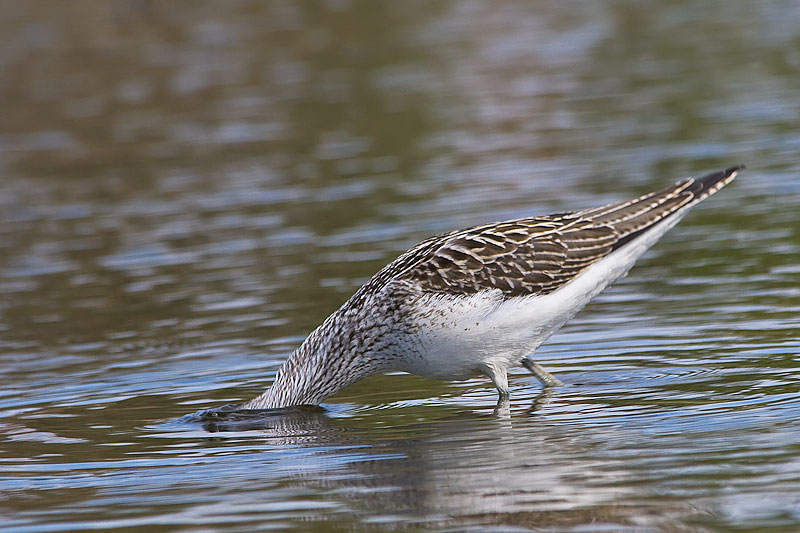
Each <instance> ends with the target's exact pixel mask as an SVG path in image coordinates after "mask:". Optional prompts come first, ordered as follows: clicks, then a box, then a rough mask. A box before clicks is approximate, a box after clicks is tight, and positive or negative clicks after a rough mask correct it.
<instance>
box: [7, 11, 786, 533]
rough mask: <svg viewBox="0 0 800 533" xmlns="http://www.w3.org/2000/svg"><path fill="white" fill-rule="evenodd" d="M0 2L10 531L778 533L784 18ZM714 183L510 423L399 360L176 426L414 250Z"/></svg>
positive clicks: (528, 387)
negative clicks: (512, 221)
mask: <svg viewBox="0 0 800 533" xmlns="http://www.w3.org/2000/svg"><path fill="white" fill-rule="evenodd" d="M0 10H2V16H0V70H1V71H2V73H3V74H2V76H0V294H2V296H0V439H1V440H0V442H2V445H0V527H2V528H4V529H8V530H16V531H33V532H38V531H56V530H79V529H87V528H96V529H105V530H113V529H119V530H121V529H132V528H147V530H148V531H166V530H170V531H172V530H193V531H197V530H210V529H213V530H227V531H253V530H270V529H272V530H278V531H344V530H347V531H350V530H364V531H404V530H410V531H416V530H439V531H527V530H558V531H564V530H568V531H599V530H607V531H755V530H762V531H767V530H769V531H787V532H789V531H796V530H797V529H798V528H800V444H798V443H799V442H800V422H798V421H799V420H800V370H798V366H799V365H798V351H800V340H799V339H798V337H800V335H798V333H799V332H800V267H798V258H800V225H799V224H798V218H797V205H798V201H800V180H798V178H797V175H798V172H800V165H799V164H798V158H797V154H798V153H799V151H800V133H799V132H798V129H797V124H798V123H800V122H798V120H799V119H800V108H799V106H798V98H797V90H796V88H797V87H800V46H798V43H800V30H799V29H798V28H799V27H798V26H797V24H796V21H797V17H798V15H800V13H798V9H797V6H796V5H795V4H794V3H792V2H779V1H775V2H746V1H733V2H726V3H722V2H712V3H708V2H689V3H677V4H675V3H672V2H649V3H647V4H646V5H644V4H642V5H639V4H636V3H623V2H572V1H566V2H559V3H558V4H554V3H551V2H550V3H544V2H522V1H519V2H512V1H504V2H493V3H491V4H489V3H482V2H469V1H464V2H444V1H442V2H433V3H430V2H408V3H398V2H349V1H330V2H320V3H315V4H313V5H312V4H309V5H301V4H298V3H294V2H265V3H261V2H230V3H226V5H225V8H224V9H223V8H222V7H221V6H220V5H218V4H215V3H202V2H199V3H194V4H193V5H192V8H191V9H190V8H188V7H187V6H180V5H178V4H176V3H172V2H170V3H166V2H163V3H162V2H137V1H132V0H131V1H118V2H106V3H103V4H97V3H93V2H85V3H84V2H70V3H63V4H61V3H57V4H52V3H48V4H40V3H24V4H20V3H12V2H5V3H3V4H0ZM738 163H746V164H748V165H749V169H748V171H747V172H746V173H744V174H742V175H741V177H740V178H739V179H737V181H736V182H734V183H733V184H732V185H731V186H729V187H727V188H726V189H725V190H723V191H721V192H720V193H719V194H718V195H717V196H715V197H714V198H712V199H710V200H708V201H706V202H704V203H703V204H702V205H701V206H699V207H698V208H696V209H695V211H694V212H693V213H692V214H690V215H689V216H688V217H687V218H686V219H685V220H684V221H683V222H682V223H681V224H680V225H679V226H678V227H677V228H675V229H674V230H673V231H672V232H671V233H670V234H669V235H668V236H667V237H666V238H665V239H664V240H663V241H662V242H660V243H659V244H658V245H657V246H656V247H655V248H654V249H653V250H652V251H651V252H650V253H649V254H648V255H647V256H646V257H645V258H644V259H643V260H642V261H640V264H639V265H638V266H637V267H636V268H635V269H634V270H633V271H632V272H631V274H630V276H629V277H627V278H625V279H624V280H622V281H621V282H619V283H617V284H616V285H614V286H613V287H612V288H610V289H609V290H607V291H606V292H605V293H604V294H603V295H602V296H601V297H600V298H598V299H597V300H596V301H595V302H594V303H592V304H591V305H590V306H589V307H588V308H587V309H585V310H584V311H583V312H582V313H581V314H580V315H578V316H577V317H576V318H575V319H574V320H573V321H572V322H571V323H570V324H569V325H568V326H566V327H565V328H564V329H563V330H562V331H561V332H560V333H559V334H558V335H556V336H555V337H553V339H551V341H550V342H548V343H547V344H546V345H544V346H543V347H542V348H541V349H540V350H539V351H538V352H537V354H538V360H539V361H540V362H541V363H543V364H544V366H545V367H546V368H547V369H548V370H550V371H552V372H553V373H554V374H555V375H557V376H558V377H559V378H561V379H562V380H563V381H564V382H565V383H566V386H564V387H562V388H559V389H557V390H555V391H553V392H552V393H550V394H546V395H540V393H539V386H538V384H537V382H536V380H535V379H534V378H532V377H531V376H529V375H527V374H526V373H525V372H524V371H523V370H522V369H519V370H517V371H515V372H514V373H513V375H512V376H511V380H510V381H511V394H512V401H511V408H510V416H502V414H499V415H498V414H495V412H494V407H495V392H494V390H493V388H492V387H491V385H490V383H488V380H486V379H481V378H475V379H473V380H469V381H466V382H458V383H444V382H436V381H430V380H425V379H422V378H417V377H413V376H406V375H391V376H378V377H375V378H371V379H369V380H366V381H364V382H361V383H359V384H357V385H355V386H353V387H351V388H349V389H347V390H345V391H343V392H342V393H340V394H339V395H337V396H335V397H334V398H332V399H330V401H329V402H328V403H326V404H325V406H324V407H325V409H324V410H321V411H320V410H310V411H306V410H301V411H299V412H294V413H289V414H286V415H283V416H275V415H274V414H270V413H267V414H265V415H264V416H263V419H262V420H260V421H258V423H249V424H248V423H244V424H243V423H233V422H235V421H233V422H225V421H223V422H213V421H212V422H208V421H207V422H205V423H204V422H202V421H200V420H198V419H197V418H196V417H195V418H192V417H185V415H187V414H190V413H194V412H197V411H199V410H202V409H208V408H212V407H217V406H220V405H223V404H226V403H229V402H235V401H241V400H245V399H249V398H251V397H253V396H255V395H257V394H259V393H260V392H261V391H262V390H263V389H264V388H265V387H267V386H268V385H269V383H270V382H271V380H272V378H273V376H274V373H275V371H276V370H277V368H278V367H279V366H280V364H281V362H282V361H283V360H284V359H285V358H286V357H287V355H288V353H290V352H291V350H292V349H293V348H294V347H296V346H297V345H298V343H299V342H301V341H302V339H303V338H304V336H305V335H306V334H307V333H308V332H309V331H310V330H311V329H312V328H314V327H315V326H316V325H317V324H319V323H320V322H321V321H322V320H323V319H324V318H325V317H326V316H327V315H328V314H329V313H330V312H331V311H333V310H334V309H335V308H336V307H337V306H338V305H340V304H341V303H342V302H343V301H344V300H345V299H346V298H347V297H348V296H349V295H350V294H352V292H353V291H354V290H355V289H357V288H358V287H359V286H360V284H361V283H363V282H364V281H365V280H366V279H368V277H369V276H370V275H371V274H373V273H374V272H375V271H377V270H378V269H379V268H380V267H381V266H383V265H384V264H385V263H387V262H388V261H390V260H391V259H392V258H394V257H395V256H396V255H397V254H399V253H400V252H402V251H403V250H405V249H406V248H408V247H409V246H412V245H413V244H415V243H416V242H417V241H419V240H421V239H423V238H425V237H427V236H430V235H432V234H434V233H437V232H441V231H445V230H449V229H454V228H458V227H464V226H468V225H470V224H477V223H481V222H486V221H491V220H498V219H505V218H512V217H516V216H523V215H531V214H545V213H549V212H554V211H559V210H565V209H577V208H583V207H589V206H594V205H599V204H602V203H604V202H610V201H613V200H618V199H622V198H626V197H629V196H633V195H636V194H640V193H643V192H646V191H649V190H653V189H656V188H658V187H662V186H665V185H666V184H668V183H670V182H671V181H672V180H673V179H675V178H678V177H682V176H685V175H691V174H696V173H700V172H704V171H710V170H716V169H718V168H723V167H726V166H730V165H733V164H738ZM251 422H252V421H251Z"/></svg>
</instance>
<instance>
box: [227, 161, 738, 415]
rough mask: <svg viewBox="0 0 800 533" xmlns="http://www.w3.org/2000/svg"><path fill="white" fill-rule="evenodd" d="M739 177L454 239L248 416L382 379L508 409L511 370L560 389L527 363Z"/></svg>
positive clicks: (410, 261)
mask: <svg viewBox="0 0 800 533" xmlns="http://www.w3.org/2000/svg"><path fill="white" fill-rule="evenodd" d="M744 168H745V167H744V165H738V166H734V167H730V168H727V169H725V170H721V171H717V172H713V173H710V174H707V175H704V176H702V177H700V178H686V179H683V180H681V181H678V182H676V183H674V184H673V185H670V186H669V187H666V188H665V189H662V190H659V191H656V192H651V193H649V194H645V195H643V196H639V197H638V198H634V199H632V200H627V201H622V202H617V203H612V204H609V205H605V206H602V207H596V208H590V209H584V210H580V211H573V212H565V213H557V214H552V215H547V216H533V217H527V218H519V219H515V220H507V221H503V222H496V223H491V224H483V225H478V226H474V227H471V228H467V229H462V230H457V231H451V232H449V233H443V234H441V235H437V236H434V237H431V238H429V239H427V240H424V241H422V242H421V243H419V244H417V245H416V246H414V247H413V248H411V249H410V250H408V251H406V252H405V253H403V254H401V255H400V256H399V257H397V258H396V259H395V260H394V261H392V262H391V263H389V264H388V265H387V266H385V267H384V268H383V269H381V270H380V271H378V273H376V274H375V275H374V276H373V277H372V278H370V279H369V280H368V281H367V282H366V283H365V284H364V285H363V286H362V287H361V288H360V289H358V290H357V291H356V292H355V293H354V294H353V296H352V297H350V299H348V300H347V301H346V302H345V303H344V304H343V305H342V306H341V307H340V308H339V309H337V310H336V311H334V312H333V313H332V314H331V315H330V316H329V317H328V318H326V319H325V320H324V321H323V322H322V324H321V325H320V326H319V327H317V328H316V329H315V330H314V331H313V332H312V333H311V334H310V335H309V336H308V337H307V338H306V339H305V341H303V342H302V344H301V345H300V346H299V347H298V348H297V349H296V350H294V351H293V352H292V353H291V354H290V356H289V357H288V359H287V360H286V361H285V362H284V364H283V366H282V367H281V368H280V369H279V370H278V372H277V374H276V376H275V379H274V381H273V383H272V385H271V386H270V387H269V388H268V389H267V390H266V391H265V392H264V393H263V394H261V395H260V396H258V397H256V398H254V399H252V400H249V401H246V402H244V403H241V404H239V405H238V407H239V408H240V409H245V410H248V409H275V408H287V407H293V406H301V405H318V404H320V403H321V402H323V401H324V400H325V399H327V398H329V397H330V396H332V395H334V394H336V393H337V392H339V391H340V390H342V389H344V388H345V387H347V386H349V385H351V384H353V383H355V382H356V381H359V380H361V379H363V378H366V377H368V376H371V375H374V374H380V373H386V372H393V371H403V372H407V373H411V374H416V375H419V376H424V377H428V378H434V379H440V380H465V379H470V378H472V377H475V376H479V375H481V374H483V375H485V376H487V377H488V378H489V379H490V380H491V381H492V383H493V384H494V386H495V387H496V388H497V391H498V395H499V398H500V400H504V399H505V400H506V401H507V399H508V397H509V389H508V374H507V372H508V369H509V368H512V367H516V366H520V365H521V366H523V367H525V368H527V369H528V370H529V371H530V372H531V373H532V374H533V375H534V376H535V377H536V378H537V379H538V380H539V381H540V382H541V383H542V385H543V387H544V388H549V387H554V386H557V385H561V384H562V383H561V381H560V380H558V378H556V377H555V376H553V375H552V374H550V373H549V372H548V371H547V370H545V369H544V368H542V367H541V365H539V364H538V363H536V362H534V360H533V359H532V358H531V354H532V353H533V352H534V350H535V349H536V348H538V347H539V346H540V345H541V344H542V343H543V342H545V341H546V340H547V339H548V338H549V337H550V336H551V335H552V334H553V333H555V332H556V331H557V330H558V329H559V328H560V327H561V326H563V325H564V324H565V323H566V322H567V321H568V320H569V319H570V318H572V317H573V316H574V315H575V314H576V313H577V312H578V311H579V310H580V309H582V308H583V307H584V306H585V305H586V304H587V303H588V302H589V301H590V300H591V299H592V298H593V297H594V296H596V295H597V294H598V293H599V292H600V291H602V290H603V289H604V288H605V287H606V286H608V285H609V284H610V283H612V282H613V281H615V280H617V279H619V278H620V277H622V276H624V275H626V274H627V273H628V271H629V270H630V269H631V267H632V266H633V265H634V263H635V262H636V260H637V259H638V258H639V257H640V256H641V255H642V254H643V253H644V252H645V251H646V250H647V249H648V248H650V247H651V246H652V245H653V244H655V242H656V241H658V240H659V239H660V238H661V237H662V236H663V235H664V234H665V233H666V232H667V231H668V230H669V229H670V228H672V227H673V226H674V225H675V224H677V223H678V222H679V221H680V220H681V219H682V218H683V217H684V215H686V213H687V211H688V210H689V209H691V208H692V207H693V206H695V205H696V204H697V203H699V202H701V201H702V200H704V199H705V198H707V197H709V196H710V195H712V194H714V193H716V192H717V191H718V190H720V189H721V188H722V187H724V186H725V185H727V184H728V183H730V182H731V181H732V180H733V179H734V178H735V177H736V175H737V174H738V173H739V172H740V171H741V170H743V169H744Z"/></svg>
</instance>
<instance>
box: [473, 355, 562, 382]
mask: <svg viewBox="0 0 800 533" xmlns="http://www.w3.org/2000/svg"><path fill="white" fill-rule="evenodd" d="M522 366H524V367H525V368H527V369H528V370H529V371H530V372H531V374H533V375H534V376H536V379H538V380H539V381H541V382H542V385H544V386H545V387H557V386H559V385H563V384H564V383H562V382H561V380H560V379H558V378H557V377H555V376H554V375H553V374H551V373H550V372H548V371H547V370H545V369H544V368H542V366H541V365H540V364H538V363H534V362H533V361H532V360H531V359H530V358H528V357H526V358H525V359H523V360H522ZM489 377H491V376H489Z"/></svg>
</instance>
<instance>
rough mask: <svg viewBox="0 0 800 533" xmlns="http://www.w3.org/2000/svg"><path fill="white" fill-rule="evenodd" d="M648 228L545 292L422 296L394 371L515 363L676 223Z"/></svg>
mask: <svg viewBox="0 0 800 533" xmlns="http://www.w3.org/2000/svg"><path fill="white" fill-rule="evenodd" d="M682 215H683V213H678V214H676V215H673V217H671V218H670V220H667V221H664V222H663V223H662V224H659V225H658V226H656V227H654V228H653V229H652V230H651V231H649V232H647V233H645V234H643V235H641V236H639V237H638V238H636V239H634V240H633V241H631V242H630V243H628V244H626V245H625V246H624V247H622V248H620V249H618V250H616V251H615V252H614V253H612V254H611V255H609V256H606V257H605V258H603V259H601V260H599V261H597V262H596V263H594V264H593V265H592V266H590V267H589V268H587V269H586V270H585V271H583V272H582V273H581V274H579V275H578V276H577V277H576V278H575V279H573V280H572V281H570V282H569V283H567V284H565V285H563V286H562V287H561V288H560V289H558V290H557V291H555V292H552V293H550V294H546V295H541V296H520V297H513V298H509V299H503V295H502V293H501V292H500V291H499V290H497V289H493V290H486V291H482V292H479V293H477V294H473V295H468V296H456V295H447V294H426V295H423V296H422V297H420V298H419V299H418V300H417V301H416V303H415V305H414V307H415V309H416V311H415V312H414V313H413V315H414V317H415V318H414V321H415V326H416V327H415V334H414V335H413V336H412V337H409V338H408V339H407V341H405V342H406V344H407V345H406V346H403V345H402V344H401V346H400V350H399V353H400V354H402V356H401V357H400V359H399V361H398V362H399V368H398V370H404V371H406V372H410V373H413V374H417V375H421V376H425V377H431V378H436V379H447V380H458V379H467V378H469V377H471V376H474V375H475V374H477V373H479V372H480V367H481V366H483V365H486V364H490V365H495V367H499V368H508V367H511V366H516V365H517V364H519V362H520V361H521V360H522V359H523V358H524V357H525V356H526V355H528V354H530V353H531V352H533V351H534V350H535V349H536V348H538V347H539V345H540V344H542V343H543V342H544V341H546V340H547V339H548V338H549V337H550V336H551V335H552V334H553V333H555V332H556V331H557V330H558V329H559V328H560V327H561V326H563V325H564V323H566V322H567V321H568V320H569V319H570V318H572V317H573V316H574V315H575V313H577V312H578V311H580V310H581V309H582V308H583V307H584V306H585V305H586V304H587V303H588V302H589V301H590V300H591V299H592V298H593V297H594V296H596V295H597V294H598V293H599V292H600V291H602V290H603V289H604V288H605V287H606V286H607V285H608V284H610V283H611V282H613V281H615V280H616V279H618V278H620V277H622V276H624V275H625V274H626V273H627V272H628V270H629V269H630V268H631V267H632V266H633V264H634V263H635V261H636V259H638V257H639V256H641V255H642V254H643V253H644V252H645V250H647V248H649V247H650V246H652V244H653V243H655V242H656V241H657V240H658V239H659V238H660V237H661V236H662V235H663V234H664V233H665V232H666V231H667V230H669V229H670V228H671V227H672V226H674V225H675V224H676V223H677V222H678V221H679V220H680V218H682Z"/></svg>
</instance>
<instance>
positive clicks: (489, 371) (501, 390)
mask: <svg viewBox="0 0 800 533" xmlns="http://www.w3.org/2000/svg"><path fill="white" fill-rule="evenodd" d="M480 368H481V372H483V373H484V374H486V375H487V376H489V379H491V380H492V383H494V386H495V387H497V393H498V394H499V395H500V400H503V399H508V374H506V369H505V368H500V367H498V366H497V365H495V364H493V363H484V364H482V365H481V367H480Z"/></svg>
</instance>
